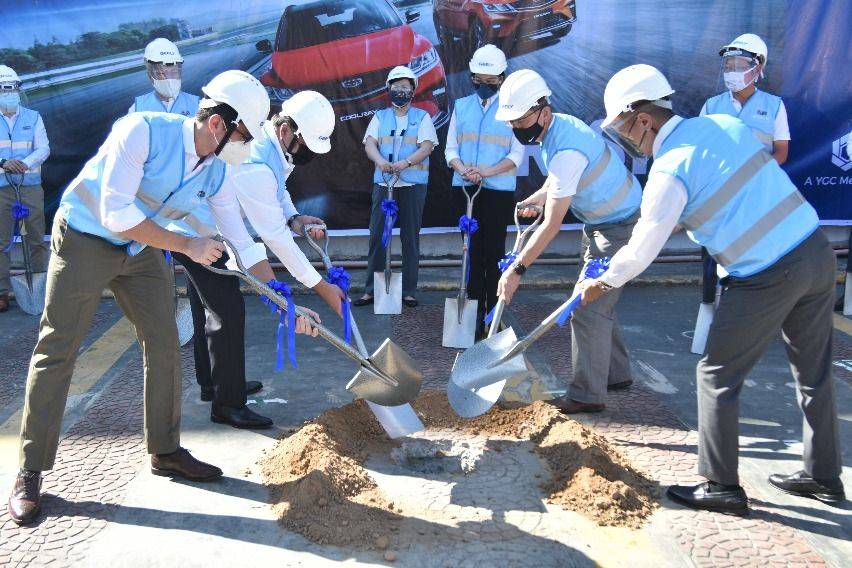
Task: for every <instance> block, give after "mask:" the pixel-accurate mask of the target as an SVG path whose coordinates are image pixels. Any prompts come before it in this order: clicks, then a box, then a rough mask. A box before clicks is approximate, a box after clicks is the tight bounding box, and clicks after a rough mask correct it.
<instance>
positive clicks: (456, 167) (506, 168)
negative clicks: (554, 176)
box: [444, 44, 524, 337]
mask: <svg viewBox="0 0 852 568" xmlns="http://www.w3.org/2000/svg"><path fill="white" fill-rule="evenodd" d="M469 67H470V79H471V83H472V84H473V88H474V90H475V92H474V93H473V94H472V95H468V96H466V97H463V98H461V99H458V100H457V101H456V102H455V105H454V108H453V114H452V116H451V117H450V126H449V130H448V131H447V147H446V149H445V150H444V156H445V157H446V159H447V164H448V165H449V166H450V167H451V168H452V169H453V181H452V183H453V187H454V188H456V189H459V188H460V186H461V185H462V184H466V185H476V184H478V183H480V182H482V190H481V191H480V193H479V195H477V197H476V201H474V205H473V218H474V219H476V221H477V223H478V225H479V227H478V229H477V230H476V232H474V233H472V234H471V237H470V282H469V284H468V296H469V297H470V298H471V299H473V300H477V302H478V304H477V306H478V310H479V314H478V316H477V337H482V336H483V334H484V333H485V329H484V324H483V321H482V320H483V316H484V315H485V313H486V312H487V311H488V310H490V309H491V308H493V307H494V305H495V304H496V303H497V282H498V281H499V280H500V269H499V268H498V266H497V264H498V262H499V261H500V258H501V257H502V256H503V252H504V251H503V249H504V247H505V244H506V226H507V225H508V224H509V223H510V222H511V221H512V217H513V214H514V207H515V179H516V178H515V176H516V170H517V167H518V165H520V163H521V160H523V159H524V146H523V145H522V144H521V143H520V142H519V141H518V139H517V138H515V137H514V136H513V135H512V128H511V127H510V126H509V125H508V124H506V122H504V121H502V120H497V119H496V118H495V115H496V113H497V104H496V103H497V92H498V91H499V90H500V85H502V84H503V80H504V79H505V78H506V67H507V65H506V55H505V54H504V53H503V52H502V51H500V49H498V48H497V47H496V46H494V45H490V44H489V45H484V46H482V47H480V48H479V49H477V50H476V51H475V52H474V54H473V57H472V58H471V60H470V66H469ZM453 196H454V197H455V199H456V209H458V210H459V212H460V213H459V214H460V215H464V214H466V210H467V201H466V199H465V196H464V193H462V192H461V191H455V192H453ZM462 230H464V228H462Z"/></svg>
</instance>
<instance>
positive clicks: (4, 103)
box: [0, 93, 21, 112]
mask: <svg viewBox="0 0 852 568" xmlns="http://www.w3.org/2000/svg"><path fill="white" fill-rule="evenodd" d="M20 104H21V94H20V93H0V111H2V112H15V111H16V110H18V105H20Z"/></svg>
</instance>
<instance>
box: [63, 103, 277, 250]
mask: <svg viewBox="0 0 852 568" xmlns="http://www.w3.org/2000/svg"><path fill="white" fill-rule="evenodd" d="M149 135H150V128H149V126H148V123H147V122H146V121H145V119H144V117H143V116H142V115H140V114H131V115H128V116H126V117H124V118H122V119H120V120H118V121H117V122H116V123H115V124H114V125H113V127H112V131H111V132H110V134H109V136H108V137H107V139H106V141H105V142H104V143H103V145H102V146H101V148H100V149H99V150H98V156H96V157H95V158H93V159H98V158H100V157H101V154H105V155H106V156H105V158H106V159H105V161H104V173H103V177H102V183H101V203H100V208H101V219H102V220H103V224H104V227H106V228H107V229H109V230H110V231H112V232H113V233H121V232H124V231H127V230H129V229H132V228H133V227H135V226H137V225H139V224H140V223H141V222H143V221H144V220H145V219H147V218H148V217H147V216H146V215H145V213H143V212H142V211H141V210H140V209H139V208H138V207H137V206H136V193H137V191H139V184H140V183H141V181H142V177H143V167H144V165H145V161H146V160H147V159H148V140H149ZM183 146H184V156H183V158H184V177H183V181H186V180H189V179H191V178H192V177H194V176H196V175H198V174H199V173H200V172H201V170H203V169H204V168H206V167H208V166H209V165H210V164H211V163H212V162H213V159H214V158H213V157H212V156H208V157H207V158H205V159H204V161H203V162H202V163H201V164H200V165H199V166H198V168H195V165H196V164H197V163H198V159H199V156H198V154H197V153H196V151H195V121H194V120H191V119H190V120H186V121H184V123H183ZM175 159H177V157H175ZM194 168H195V169H194ZM231 177H232V176H231V175H227V174H226V176H225V182H224V183H223V184H222V187H221V189H220V190H219V191H218V192H216V193H215V194H214V195H213V196H211V197H208V198H207V203H208V204H209V205H210V211H211V212H212V213H213V218H214V219H215V221H216V226H217V228H218V229H219V232H220V233H221V234H222V236H224V237H225V238H226V239H228V240H229V241H230V242H231V243H232V244H233V245H234V246H235V247H236V248H237V251H238V252H239V254H240V257H241V258H242V261H243V263H244V264H245V265H246V266H253V265H255V264H257V263H258V262H260V261H261V260H265V259H266V249H265V248H264V247H263V245H259V244H256V243H255V242H254V240H252V238H251V236H249V234H248V231H247V230H246V226H245V224H244V223H243V219H242V216H241V215H240V205H239V203H238V202H237V198H236V196H235V191H234V186H233V184H232V183H231V181H230V178H231ZM71 183H72V187H73V186H74V185H76V183H77V182H76V180H75V181H74V182H71Z"/></svg>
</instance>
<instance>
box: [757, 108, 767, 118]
mask: <svg viewBox="0 0 852 568" xmlns="http://www.w3.org/2000/svg"><path fill="white" fill-rule="evenodd" d="M768 114H769V113H768V112H767V111H765V110H763V109H759V110H758V111H757V116H767V115H768Z"/></svg>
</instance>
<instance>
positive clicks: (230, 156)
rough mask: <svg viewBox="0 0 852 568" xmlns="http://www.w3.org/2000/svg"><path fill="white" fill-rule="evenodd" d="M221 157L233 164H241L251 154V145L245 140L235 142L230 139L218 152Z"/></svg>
mask: <svg viewBox="0 0 852 568" xmlns="http://www.w3.org/2000/svg"><path fill="white" fill-rule="evenodd" d="M217 155H218V156H219V158H220V159H221V160H222V161H224V162H225V163H227V164H230V165H232V166H239V165H240V164H242V163H243V162H245V161H246V160H248V158H249V156H250V155H251V145H250V144H246V143H245V142H234V141H233V140H228V143H227V144H225V147H224V148H222V151H221V152H219V153H218V154H217Z"/></svg>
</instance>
